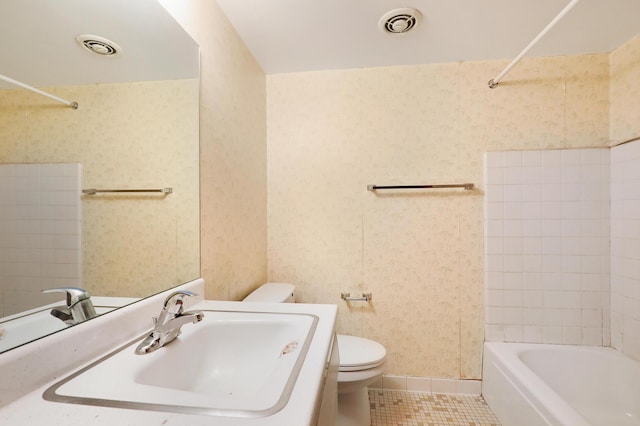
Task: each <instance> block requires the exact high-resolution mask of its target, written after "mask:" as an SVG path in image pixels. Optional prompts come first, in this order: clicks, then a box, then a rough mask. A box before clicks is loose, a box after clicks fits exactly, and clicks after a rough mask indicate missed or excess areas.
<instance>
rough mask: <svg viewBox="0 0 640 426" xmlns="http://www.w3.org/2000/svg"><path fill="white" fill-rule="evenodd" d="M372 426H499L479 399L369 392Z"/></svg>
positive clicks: (486, 406) (457, 396) (395, 392)
mask: <svg viewBox="0 0 640 426" xmlns="http://www.w3.org/2000/svg"><path fill="white" fill-rule="evenodd" d="M369 402H370V404H371V425H372V426H400V425H403V426H404V425H406V426H432V425H433V426H441V425H447V426H451V425H456V426H458V425H460V426H462V425H465V426H500V423H499V422H498V419H497V418H496V416H495V415H494V414H493V412H492V411H491V409H490V408H489V406H488V405H487V404H486V402H484V399H483V398H482V397H481V396H472V395H443V394H429V393H416V392H401V391H382V390H377V389H375V390H370V391H369Z"/></svg>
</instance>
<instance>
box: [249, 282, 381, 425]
mask: <svg viewBox="0 0 640 426" xmlns="http://www.w3.org/2000/svg"><path fill="white" fill-rule="evenodd" d="M244 301H245V302H269V303H295V301H296V300H295V286H294V285H293V284H289V283H266V284H263V285H261V286H260V287H258V288H257V289H256V290H254V291H253V292H252V293H251V294H250V295H248V296H247V297H246V298H245V299H244ZM338 353H339V355H340V369H339V372H338V414H337V418H336V425H337V426H369V425H370V424H371V414H370V411H369V393H368V389H367V386H369V385H370V384H372V383H374V382H376V381H378V380H379V379H380V378H381V377H382V374H383V373H384V372H385V370H386V357H387V350H386V349H385V348H384V346H382V345H381V344H380V343H378V342H374V341H373V340H369V339H365V338H363V337H357V336H348V335H343V334H338Z"/></svg>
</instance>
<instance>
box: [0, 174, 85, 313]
mask: <svg viewBox="0 0 640 426" xmlns="http://www.w3.org/2000/svg"><path fill="white" fill-rule="evenodd" d="M80 170H81V169H80V165H79V164H9V165H0V176H1V178H0V191H2V193H1V197H0V202H1V203H2V209H1V211H2V212H3V213H2V215H0V232H1V233H2V238H0V240H1V241H2V243H0V284H2V288H3V289H4V292H0V297H3V296H2V295H3V294H4V293H5V292H11V293H12V294H14V293H15V294H22V295H27V296H25V297H28V298H29V300H28V302H29V303H30V304H31V306H28V305H26V304H20V303H18V304H12V305H11V306H9V307H8V306H6V304H5V303H4V300H0V306H3V315H9V314H12V313H15V312H17V311H19V310H22V307H28V308H31V307H33V306H32V304H33V300H34V298H36V299H37V298H38V297H39V296H40V291H41V290H42V289H44V288H46V287H56V286H60V284H62V285H75V286H77V285H78V284H79V283H78V281H79V279H80V278H81V254H80V249H81V237H80V227H81V220H82V218H81V208H80V190H81V184H80ZM58 249H63V250H58ZM69 280H71V281H69ZM25 302H26V301H25ZM43 303H45V302H43ZM46 303H48V301H47V302H46Z"/></svg>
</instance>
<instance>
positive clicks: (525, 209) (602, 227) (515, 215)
mask: <svg viewBox="0 0 640 426" xmlns="http://www.w3.org/2000/svg"><path fill="white" fill-rule="evenodd" d="M491 155H492V157H493V158H492V163H493V164H496V165H499V167H500V170H501V171H502V173H500V172H497V171H495V170H492V171H488V172H487V175H486V183H487V187H488V188H490V189H494V188H495V189H497V188H500V187H501V188H502V193H501V194H499V195H496V196H495V197H487V199H486V201H487V202H489V204H487V206H486V207H487V208H486V210H485V212H486V217H485V220H486V229H487V235H486V241H485V245H486V246H487V247H488V250H487V261H486V262H487V265H490V267H491V272H490V273H491V274H493V275H492V278H493V279H494V280H499V281H500V283H501V285H502V287H501V289H503V290H501V292H500V293H499V294H497V293H493V294H491V296H489V298H490V302H489V303H491V311H490V312H489V313H488V314H487V318H488V319H490V321H491V323H490V324H489V323H488V324H487V327H486V333H487V335H490V337H491V340H500V339H503V340H505V341H526V342H549V343H565V344H582V343H584V342H600V344H601V342H603V341H604V334H603V320H602V318H603V315H604V314H603V312H605V307H604V306H603V303H604V298H603V296H602V294H603V291H606V288H604V284H603V283H604V281H605V280H604V279H603V277H604V275H605V274H607V273H608V272H607V268H608V264H609V260H608V256H609V251H608V238H609V231H608V229H609V225H608V223H609V216H610V214H609V210H608V198H607V197H608V193H609V190H608V186H609V175H608V174H609V166H608V162H607V161H608V150H606V149H584V150H580V149H577V150H550V151H523V152H521V153H520V154H516V153H514V152H503V156H502V160H503V161H502V163H500V155H499V153H491ZM486 164H488V162H487V163H486ZM494 201H495V202H496V203H495V206H494V205H492V202H494ZM625 201H626V200H625ZM498 203H499V205H500V206H502V208H503V209H502V211H500V209H499V206H498ZM617 208H618V211H619V215H628V211H629V206H628V205H627V204H626V203H625V202H620V203H619V206H618V207H617ZM631 208H632V209H635V208H637V209H638V210H640V205H638V206H635V205H634V206H632V207H631ZM618 229H619V230H618ZM616 232H618V233H619V234H620V235H628V231H627V230H626V228H625V227H622V226H618V228H616ZM620 238H621V237H620ZM500 240H501V241H502V245H500ZM639 240H640V238H639ZM626 247H627V243H625V244H623V245H621V246H620V248H619V249H618V250H619V251H620V252H626V250H627V248H626ZM499 250H501V252H500V253H499V254H500V257H499V258H498V257H496V256H495V255H496V254H497V252H498V251H499ZM633 266H634V264H632V263H630V262H624V261H620V262H618V263H617V266H616V270H617V271H620V273H621V274H629V271H630V270H631V269H632V268H633ZM501 268H502V269H501ZM623 271H624V272H623ZM487 279H488V280H490V279H491V278H489V273H488V274H487ZM496 285H497V284H495V283H493V282H488V283H487V288H488V289H493V288H496ZM619 300H621V302H620V303H619V304H620V305H621V306H622V305H624V302H622V301H623V299H619ZM501 303H502V305H501ZM626 306H627V308H626V310H627V311H628V310H630V309H632V308H630V306H631V305H630V304H629V303H627V305H626ZM620 309H623V310H624V309H625V308H624V307H623V306H622V307H621V308H620Z"/></svg>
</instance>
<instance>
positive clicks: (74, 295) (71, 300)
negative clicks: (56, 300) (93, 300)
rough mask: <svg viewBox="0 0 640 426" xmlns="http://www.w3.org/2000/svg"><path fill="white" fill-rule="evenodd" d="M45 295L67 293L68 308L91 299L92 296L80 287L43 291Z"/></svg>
mask: <svg viewBox="0 0 640 426" xmlns="http://www.w3.org/2000/svg"><path fill="white" fill-rule="evenodd" d="M42 292H43V293H66V295H67V307H71V306H73V305H75V304H76V303H78V302H80V301H82V300H86V299H89V297H90V294H89V292H88V291H87V290H85V289H83V288H80V287H59V288H50V289H47V290H42Z"/></svg>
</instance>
